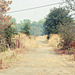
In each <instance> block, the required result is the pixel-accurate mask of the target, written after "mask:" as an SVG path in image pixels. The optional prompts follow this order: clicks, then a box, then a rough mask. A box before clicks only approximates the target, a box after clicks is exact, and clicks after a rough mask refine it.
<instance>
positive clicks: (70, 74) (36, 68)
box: [0, 41, 75, 75]
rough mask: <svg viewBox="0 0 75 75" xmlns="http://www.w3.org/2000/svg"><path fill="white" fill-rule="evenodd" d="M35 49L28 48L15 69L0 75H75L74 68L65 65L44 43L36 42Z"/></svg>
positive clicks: (67, 64)
mask: <svg viewBox="0 0 75 75" xmlns="http://www.w3.org/2000/svg"><path fill="white" fill-rule="evenodd" d="M36 44H38V47H37V48H30V49H29V51H28V52H27V53H24V54H21V56H22V57H23V58H21V61H19V62H16V65H15V67H10V68H9V69H4V70H1V71H0V75H75V66H74V65H72V64H70V63H67V62H66V61H65V60H64V59H62V58H61V56H60V55H57V54H56V53H55V52H54V51H53V48H51V47H47V46H46V42H43V41H36Z"/></svg>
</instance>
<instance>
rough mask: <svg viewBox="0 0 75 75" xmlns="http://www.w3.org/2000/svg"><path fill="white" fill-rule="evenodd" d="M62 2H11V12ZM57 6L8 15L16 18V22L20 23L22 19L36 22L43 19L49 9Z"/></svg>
mask: <svg viewBox="0 0 75 75" xmlns="http://www.w3.org/2000/svg"><path fill="white" fill-rule="evenodd" d="M61 1H62V0H12V5H11V6H10V7H11V10H10V12H11V11H16V10H21V9H27V8H33V7H38V6H43V5H48V4H53V3H58V2H61ZM58 6H59V5H53V6H49V7H44V8H38V9H33V10H27V11H22V12H17V13H10V14H9V15H10V16H12V17H14V18H16V21H17V22H20V21H22V20H23V19H30V20H31V21H38V20H40V19H43V18H45V17H46V16H47V15H48V13H49V12H50V9H51V8H53V7H58Z"/></svg>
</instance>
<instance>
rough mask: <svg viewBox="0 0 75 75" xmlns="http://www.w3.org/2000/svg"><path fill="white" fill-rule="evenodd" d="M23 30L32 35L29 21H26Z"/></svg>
mask: <svg viewBox="0 0 75 75" xmlns="http://www.w3.org/2000/svg"><path fill="white" fill-rule="evenodd" d="M21 32H22V33H24V34H27V35H30V25H29V24H28V23H25V24H24V27H23V28H22V29H21Z"/></svg>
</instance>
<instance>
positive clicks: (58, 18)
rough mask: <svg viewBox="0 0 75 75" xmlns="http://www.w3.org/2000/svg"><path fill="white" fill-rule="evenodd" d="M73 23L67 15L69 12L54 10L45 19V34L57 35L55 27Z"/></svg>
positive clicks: (59, 9) (62, 9)
mask: <svg viewBox="0 0 75 75" xmlns="http://www.w3.org/2000/svg"><path fill="white" fill-rule="evenodd" d="M71 22H73V19H72V18H71V16H70V15H69V11H68V10H66V9H65V8H54V9H52V10H51V11H50V13H49V14H48V16H47V17H46V21H45V23H44V32H45V34H48V35H49V34H51V33H58V30H57V25H60V24H62V25H64V24H66V23H71Z"/></svg>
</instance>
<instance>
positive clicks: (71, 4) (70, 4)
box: [65, 0, 75, 11]
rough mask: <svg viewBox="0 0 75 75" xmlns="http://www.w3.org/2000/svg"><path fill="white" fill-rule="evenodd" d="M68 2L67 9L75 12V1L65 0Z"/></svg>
mask: <svg viewBox="0 0 75 75" xmlns="http://www.w3.org/2000/svg"><path fill="white" fill-rule="evenodd" d="M65 1H66V2H67V8H68V9H70V10H73V11H75V0H65Z"/></svg>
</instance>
